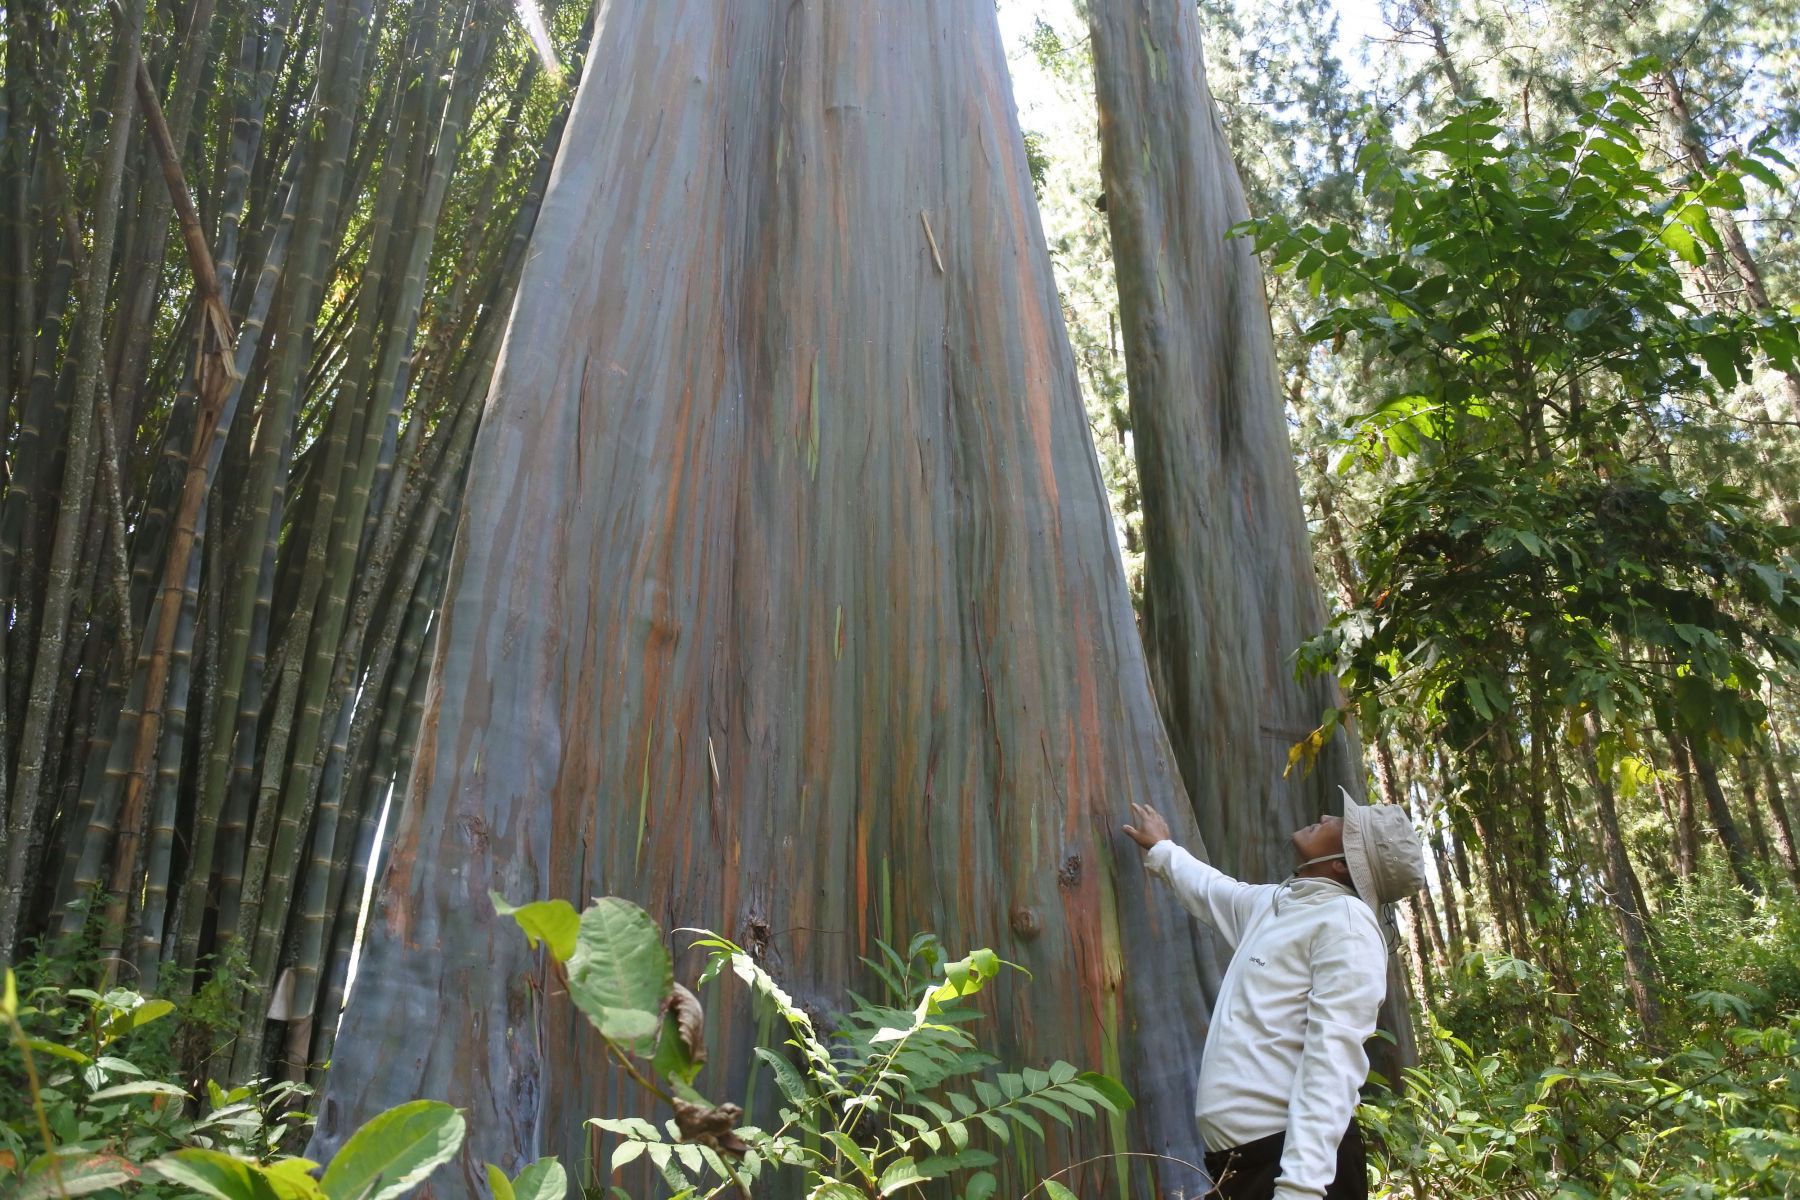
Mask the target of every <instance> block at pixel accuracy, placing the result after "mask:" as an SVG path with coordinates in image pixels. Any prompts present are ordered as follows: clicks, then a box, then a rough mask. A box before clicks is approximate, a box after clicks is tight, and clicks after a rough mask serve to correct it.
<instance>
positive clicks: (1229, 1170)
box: [1206, 1121, 1369, 1200]
mask: <svg viewBox="0 0 1800 1200" xmlns="http://www.w3.org/2000/svg"><path fill="white" fill-rule="evenodd" d="M1286 1142H1287V1134H1285V1133H1272V1134H1270V1135H1269V1136H1268V1137H1266V1138H1257V1139H1256V1140H1255V1141H1254V1142H1245V1143H1244V1144H1243V1145H1241V1146H1233V1147H1232V1148H1231V1149H1229V1150H1215V1151H1213V1152H1212V1153H1210V1154H1208V1155H1207V1156H1206V1173H1207V1174H1208V1175H1211V1176H1212V1179H1213V1190H1212V1191H1210V1192H1208V1193H1206V1195H1207V1198H1208V1200H1213V1198H1215V1197H1216V1198H1217V1200H1270V1197H1272V1196H1273V1195H1274V1194H1275V1179H1276V1177H1277V1176H1278V1175H1280V1174H1281V1148H1282V1146H1283V1145H1285V1144H1286ZM1368 1164H1369V1153H1368V1150H1367V1148H1366V1147H1364V1145H1363V1139H1362V1130H1360V1129H1358V1128H1357V1127H1356V1122H1355V1121H1352V1122H1350V1128H1349V1129H1348V1130H1346V1131H1345V1132H1344V1140H1343V1141H1341V1142H1339V1143H1338V1155H1337V1178H1336V1179H1333V1180H1332V1181H1331V1186H1330V1187H1328V1188H1326V1189H1325V1200H1369V1171H1368Z"/></svg>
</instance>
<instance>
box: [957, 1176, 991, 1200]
mask: <svg viewBox="0 0 1800 1200" xmlns="http://www.w3.org/2000/svg"><path fill="white" fill-rule="evenodd" d="M999 1186H1000V1181H999V1180H997V1179H995V1178H994V1176H993V1174H992V1173H991V1172H988V1171H977V1172H975V1174H973V1175H971V1176H969V1186H967V1187H965V1188H964V1189H963V1200H991V1198H992V1197H993V1194H994V1191H995V1189H996V1188H998V1187H999Z"/></svg>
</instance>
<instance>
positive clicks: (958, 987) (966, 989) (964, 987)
mask: <svg viewBox="0 0 1800 1200" xmlns="http://www.w3.org/2000/svg"><path fill="white" fill-rule="evenodd" d="M1003 965H1004V964H1003V963H1002V962H1001V959H1000V956H999V955H997V954H995V953H994V952H993V951H992V950H988V949H981V950H973V951H970V952H969V954H968V955H967V957H964V958H960V959H958V960H957V961H955V962H953V963H946V964H944V982H943V983H941V984H939V985H938V986H937V987H934V988H932V989H930V990H929V991H927V992H926V993H925V999H924V1001H923V1002H922V1003H921V1004H920V1008H921V1009H922V1010H923V1014H924V1015H931V1014H935V1013H936V1012H937V1011H938V1010H939V1009H940V1008H941V1007H942V1006H943V1005H945V1004H948V1003H949V1002H950V1001H952V1000H955V999H957V998H958V997H960V996H973V995H974V994H975V993H976V992H979V991H980V990H981V989H982V988H984V987H986V986H987V985H988V984H989V983H991V982H992V981H993V979H994V977H995V976H996V975H998V974H999V973H1000V968H1001V966H1003Z"/></svg>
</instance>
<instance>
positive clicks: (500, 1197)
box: [485, 1163, 514, 1200]
mask: <svg viewBox="0 0 1800 1200" xmlns="http://www.w3.org/2000/svg"><path fill="white" fill-rule="evenodd" d="M485 1166H486V1167H487V1181H488V1191H489V1192H491V1193H492V1194H493V1197H494V1200H514V1196H513V1185H512V1180H510V1179H508V1178H507V1177H506V1172H505V1171H502V1170H501V1169H500V1168H499V1167H496V1166H495V1165H494V1164H493V1163H487V1164H485Z"/></svg>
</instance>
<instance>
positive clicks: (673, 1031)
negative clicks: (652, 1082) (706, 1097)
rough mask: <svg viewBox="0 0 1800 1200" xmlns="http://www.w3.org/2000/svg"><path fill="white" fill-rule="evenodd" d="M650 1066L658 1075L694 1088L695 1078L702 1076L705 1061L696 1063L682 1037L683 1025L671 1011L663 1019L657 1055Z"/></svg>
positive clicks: (658, 1035)
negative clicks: (701, 1071) (701, 1069)
mask: <svg viewBox="0 0 1800 1200" xmlns="http://www.w3.org/2000/svg"><path fill="white" fill-rule="evenodd" d="M650 1065H651V1066H652V1067H654V1068H655V1069H656V1073H657V1074H658V1075H661V1076H663V1078H665V1079H673V1080H676V1081H678V1082H680V1083H682V1084H684V1085H687V1086H690V1087H691V1086H692V1085H693V1082H694V1076H696V1075H698V1074H700V1068H701V1067H702V1066H703V1065H704V1060H702V1061H701V1062H695V1061H694V1058H693V1055H692V1053H690V1052H689V1050H688V1045H687V1042H686V1041H684V1040H683V1038H682V1036H681V1023H680V1022H679V1021H678V1020H677V1019H676V1017H675V1011H674V1010H673V1009H670V1010H669V1011H668V1012H665V1013H664V1014H663V1017H662V1027H661V1029H660V1030H658V1032H657V1035H656V1054H655V1056H654V1057H653V1058H651V1060H650Z"/></svg>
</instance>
